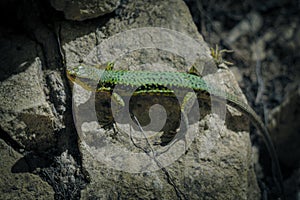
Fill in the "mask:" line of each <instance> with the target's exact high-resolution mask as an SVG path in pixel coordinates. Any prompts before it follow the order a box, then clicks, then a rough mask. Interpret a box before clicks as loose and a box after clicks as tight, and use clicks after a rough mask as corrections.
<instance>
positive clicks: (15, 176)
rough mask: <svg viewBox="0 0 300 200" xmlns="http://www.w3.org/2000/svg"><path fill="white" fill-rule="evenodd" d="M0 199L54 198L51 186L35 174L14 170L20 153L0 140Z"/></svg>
mask: <svg viewBox="0 0 300 200" xmlns="http://www.w3.org/2000/svg"><path fill="white" fill-rule="evenodd" d="M0 157H1V162H0V199H3V200H6V199H7V200H8V199H54V191H53V189H52V188H51V186H50V185H49V184H48V183H46V182H45V181H43V180H42V179H41V178H40V177H38V176H37V175H34V174H31V173H21V172H19V171H18V170H15V169H16V168H18V167H17V165H18V161H19V160H20V159H21V158H22V156H21V154H19V153H18V152H16V151H15V150H13V149H12V148H11V147H10V146H8V145H7V144H5V142H4V141H3V140H0Z"/></svg>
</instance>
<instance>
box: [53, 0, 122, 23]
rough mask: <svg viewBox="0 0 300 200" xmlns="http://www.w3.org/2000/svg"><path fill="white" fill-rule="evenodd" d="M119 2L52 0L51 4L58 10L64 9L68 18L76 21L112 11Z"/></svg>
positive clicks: (116, 0)
mask: <svg viewBox="0 0 300 200" xmlns="http://www.w3.org/2000/svg"><path fill="white" fill-rule="evenodd" d="M119 4H120V0H92V1H89V0H81V1H72V0H64V1H61V0H51V5H52V6H53V7H54V8H55V9H56V10H59V11H63V12H64V15H65V18H66V19H70V20H76V21H82V20H85V19H91V18H96V17H99V16H102V15H105V14H107V13H111V12H113V11H114V10H115V9H116V8H117V7H118V5H119Z"/></svg>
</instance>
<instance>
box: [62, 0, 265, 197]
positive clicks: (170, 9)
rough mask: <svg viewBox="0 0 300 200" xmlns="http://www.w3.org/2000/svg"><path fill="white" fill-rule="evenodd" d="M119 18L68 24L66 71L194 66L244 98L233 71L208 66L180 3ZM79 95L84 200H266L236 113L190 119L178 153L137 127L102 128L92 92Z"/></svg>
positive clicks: (132, 10) (148, 5)
mask: <svg viewBox="0 0 300 200" xmlns="http://www.w3.org/2000/svg"><path fill="white" fill-rule="evenodd" d="M116 15H117V16H116V17H112V18H110V19H109V20H108V21H107V22H103V21H101V19H99V21H94V22H88V24H83V23H78V24H76V25H74V24H71V23H70V22H64V23H63V24H62V26H61V28H62V29H61V35H62V46H63V50H64V53H65V56H66V65H67V66H68V67H72V66H76V65H78V64H79V63H84V64H86V65H87V67H89V65H96V64H105V63H107V62H109V61H113V62H115V69H129V70H153V71H162V70H164V71H186V70H188V69H189V68H190V67H189V66H191V65H192V64H194V63H196V66H197V67H200V70H199V71H200V72H207V73H208V74H211V73H215V74H211V75H210V76H211V77H210V78H207V81H209V79H210V80H211V81H215V82H217V83H216V84H218V83H224V84H225V85H226V86H228V88H235V89H236V88H238V89H237V91H239V92H236V90H234V91H235V93H237V94H238V95H241V93H240V90H239V87H238V85H237V83H236V82H235V80H234V78H233V76H232V74H230V73H229V72H228V70H219V72H217V73H216V71H217V69H216V66H215V65H212V64H211V63H210V62H209V61H210V60H212V58H211V56H210V50H209V48H208V46H207V44H206V43H205V42H204V41H203V38H202V36H201V35H200V34H198V32H197V29H196V27H195V25H194V24H193V21H192V19H191V16H190V13H189V11H188V9H187V7H186V5H185V4H184V3H183V2H182V1H179V0H171V1H150V2H149V1H128V2H127V1H126V2H123V3H122V4H121V5H120V7H119V8H118V9H117V10H116ZM100 22H103V23H104V24H102V25H99V24H101V23H100ZM159 27H161V28H159ZM170 30H172V31H170ZM182 35H186V36H188V37H189V38H190V39H191V40H189V39H187V38H186V37H184V36H182ZM160 38H162V39H160ZM189 41H193V42H189ZM180 42H181V43H180ZM97 45H98V47H97ZM193 45H194V46H195V47H197V48H196V49H194V48H193V47H194V46H193ZM155 47H156V48H155ZM171 47H172V48H171ZM178 47H180V48H178ZM182 49H183V50H184V51H181V50H182ZM191 49H192V50H191ZM189 55H190V57H191V58H193V59H194V60H193V59H190V57H189ZM200 64H201V65H200ZM102 67H104V66H102ZM228 88H227V87H226V88H225V89H228ZM73 95H74V99H73V106H74V107H73V115H74V119H75V125H76V127H77V131H78V134H79V135H80V141H79V147H80V151H81V155H82V166H83V169H84V171H86V173H87V174H88V177H89V179H90V184H88V185H87V187H86V188H85V189H83V190H82V191H81V197H82V198H83V199H116V198H121V199H132V198H136V199H137V198H139V199H154V198H157V199H178V198H182V199H184V198H187V199H205V198H208V196H209V197H211V198H214V199H260V193H259V188H258V186H257V182H256V178H255V174H254V171H253V166H252V159H251V145H250V138H249V133H248V132H247V131H246V129H247V127H248V126H247V125H248V121H247V119H246V118H245V117H243V116H242V115H241V114H240V113H239V112H237V111H236V110H235V109H233V108H228V109H226V107H225V106H224V105H223V106H220V107H219V105H218V104H216V105H215V104H214V105H213V106H216V107H215V109H216V110H215V113H216V114H219V116H218V115H216V114H214V113H212V114H208V115H204V116H205V117H204V118H203V119H201V120H200V121H199V120H191V121H190V124H189V128H188V133H189V134H186V135H185V134H183V135H182V134H180V133H182V131H179V132H178V134H177V135H176V132H175V133H174V132H173V137H175V139H178V140H175V142H174V143H172V142H171V143H172V144H173V145H172V146H170V145H169V146H168V145H166V146H161V145H160V144H158V145H157V144H156V143H155V142H158V143H159V142H160V139H161V136H162V135H163V134H164V133H161V132H160V133H156V132H155V133H154V134H153V135H152V136H151V137H149V138H147V140H148V142H149V141H150V144H151V145H149V143H147V140H146V139H145V137H144V136H143V135H142V133H141V132H140V131H139V128H138V127H137V126H136V125H135V127H133V128H130V127H129V126H128V123H124V124H122V123H119V124H117V126H118V127H117V126H114V129H112V128H111V129H109V128H108V129H104V128H102V127H101V126H99V123H98V120H97V114H96V111H95V101H94V100H95V96H93V93H92V92H88V91H84V90H83V89H82V88H80V87H79V86H76V85H74V88H73ZM81 97H84V100H83V98H81ZM86 97H91V98H86ZM135 103H136V102H135ZM104 105H106V104H104ZM108 105H109V104H108ZM218 108H221V110H220V112H219V111H218ZM207 109H209V107H208V108H207ZM224 112H227V115H226V117H225V115H224ZM84 116H85V117H86V118H84ZM80 117H82V118H80ZM189 118H193V116H189ZM220 118H221V119H220ZM222 118H226V125H227V126H225V124H224V121H223V120H222ZM129 120H130V119H129ZM179 121H180V120H179ZM132 124H133V126H134V123H132ZM170 132H171V131H170ZM148 133H149V134H151V133H152V132H151V131H150V132H148V131H146V134H148ZM174 135H175V136H174ZM184 139H185V140H186V141H184ZM185 142H186V143H187V144H188V149H187V152H185V146H184V145H185ZM164 151H165V152H164ZM145 152H146V153H145ZM153 153H154V154H153ZM153 155H155V158H156V159H153Z"/></svg>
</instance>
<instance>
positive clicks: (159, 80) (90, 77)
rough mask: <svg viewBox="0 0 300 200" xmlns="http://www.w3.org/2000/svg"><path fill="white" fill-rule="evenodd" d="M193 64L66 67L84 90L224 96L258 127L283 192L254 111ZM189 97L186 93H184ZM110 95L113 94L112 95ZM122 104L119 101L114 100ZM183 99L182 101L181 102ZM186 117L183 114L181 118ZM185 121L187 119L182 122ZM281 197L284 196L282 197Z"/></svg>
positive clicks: (268, 142) (270, 147)
mask: <svg viewBox="0 0 300 200" xmlns="http://www.w3.org/2000/svg"><path fill="white" fill-rule="evenodd" d="M194 71H195V69H194V68H193V67H192V68H191V69H190V70H189V72H188V73H184V72H168V71H164V72H161V71H160V72H158V71H128V70H114V69H113V64H112V63H109V64H108V65H107V66H106V68H105V69H100V68H97V67H88V66H85V65H79V66H76V67H73V68H69V69H67V77H68V79H69V80H70V81H71V82H72V83H77V84H79V85H80V86H82V87H83V88H84V89H86V90H89V91H94V92H103V91H104V92H109V93H112V91H113V89H114V87H115V86H116V85H121V86H122V87H121V88H122V89H121V90H118V92H120V93H123V94H120V95H121V96H122V95H126V90H128V88H136V90H135V91H134V92H133V93H132V94H131V95H133V96H134V95H151V94H153V93H157V94H160V95H175V94H174V91H173V90H172V89H171V88H172V87H173V88H176V89H179V90H185V89H192V90H193V91H194V92H195V93H196V95H197V98H198V99H200V100H209V99H210V98H211V96H214V97H216V98H217V99H218V98H219V99H225V100H226V103H227V104H228V105H229V106H232V107H233V108H235V109H237V110H238V111H240V112H241V113H242V114H244V115H245V116H247V117H248V118H249V119H250V121H251V122H252V123H253V125H254V126H255V127H256V128H257V129H258V130H259V132H260V133H261V136H262V138H263V140H264V142H265V144H266V147H267V149H268V152H269V154H270V157H271V160H272V173H273V178H274V182H275V184H276V185H277V187H278V189H279V192H280V194H281V195H282V196H284V195H283V181H282V175H281V170H280V165H279V161H278V158H277V154H276V151H275V148H274V145H273V143H272V140H271V138H270V135H269V131H268V129H267V128H266V126H265V125H264V123H263V122H262V120H261V119H260V117H259V116H258V115H257V114H256V112H255V111H254V110H253V109H252V108H251V107H250V106H249V105H248V104H246V103H244V101H243V100H242V99H241V98H240V97H238V96H237V95H234V94H231V93H228V92H223V91H222V90H220V89H218V88H216V87H215V86H214V85H210V84H208V83H206V82H205V81H204V79H203V78H202V77H201V76H199V75H197V74H196V73H194ZM186 96H188V94H187V95H186ZM112 98H113V97H112ZM117 101H119V103H120V104H122V100H117ZM184 102H185V100H184V101H183V103H182V104H184ZM184 118H185V120H187V118H186V117H184ZM185 123H187V122H185ZM283 198H284V197H283Z"/></svg>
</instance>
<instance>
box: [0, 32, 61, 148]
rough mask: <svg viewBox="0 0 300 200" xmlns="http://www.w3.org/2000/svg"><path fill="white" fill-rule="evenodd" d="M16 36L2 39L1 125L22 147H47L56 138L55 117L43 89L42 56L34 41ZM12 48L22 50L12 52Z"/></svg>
mask: <svg viewBox="0 0 300 200" xmlns="http://www.w3.org/2000/svg"><path fill="white" fill-rule="evenodd" d="M16 38H17V39H16V40H10V39H7V40H4V39H3V40H2V44H3V46H1V50H0V51H1V54H0V55H1V57H4V59H1V60H2V62H1V67H0V68H1V70H2V71H4V73H3V74H5V75H4V77H2V79H3V80H2V82H0V127H1V129H3V130H4V131H5V132H7V133H8V134H9V136H10V137H11V138H13V139H14V140H15V141H16V142H17V143H18V144H19V145H20V147H22V148H26V149H28V150H32V149H47V148H49V147H50V146H52V145H53V144H54V142H55V136H54V131H55V129H56V125H57V120H56V118H55V116H54V114H53V112H52V108H51V106H50V105H49V103H48V102H47V97H46V95H45V92H44V85H43V72H42V64H41V60H40V59H39V57H38V53H37V51H36V46H35V43H33V42H29V41H28V40H26V38H24V37H16ZM15 49H22V51H19V52H18V54H15V53H16V52H15ZM27 52H30V53H29V54H28V53H27ZM15 55H19V56H18V57H15ZM26 55H27V57H26ZM10 58H13V59H10Z"/></svg>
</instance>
